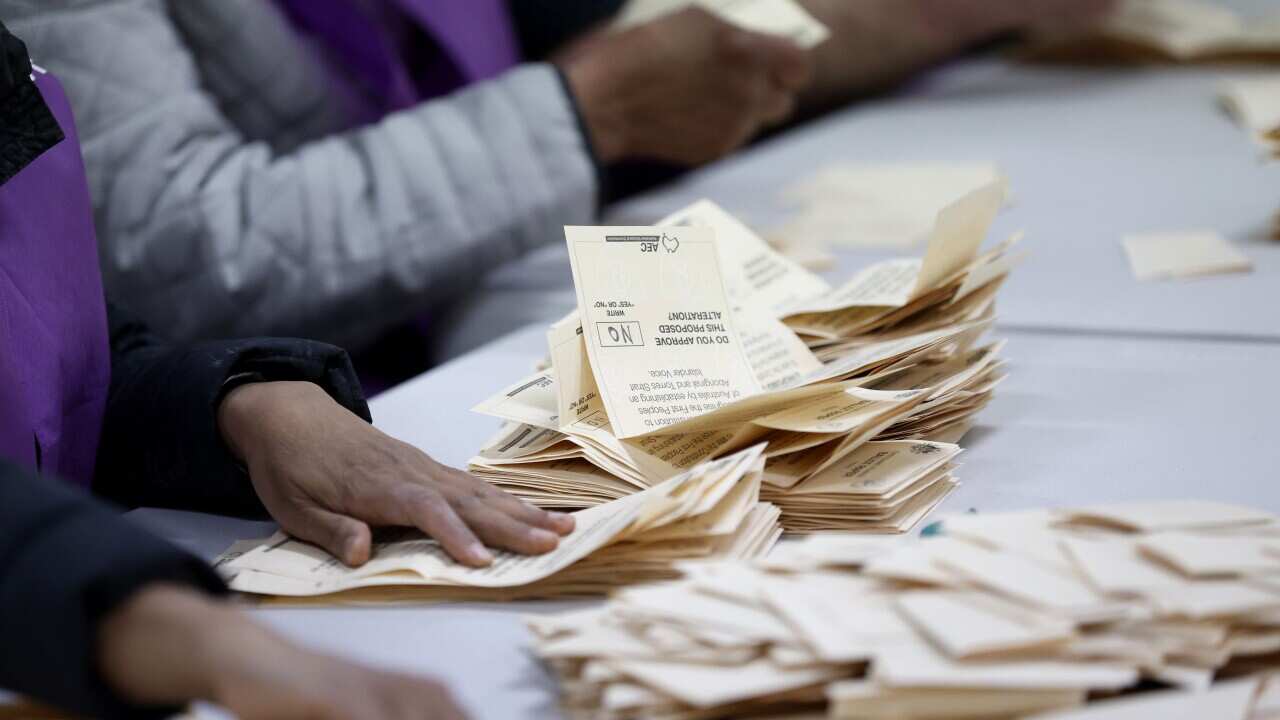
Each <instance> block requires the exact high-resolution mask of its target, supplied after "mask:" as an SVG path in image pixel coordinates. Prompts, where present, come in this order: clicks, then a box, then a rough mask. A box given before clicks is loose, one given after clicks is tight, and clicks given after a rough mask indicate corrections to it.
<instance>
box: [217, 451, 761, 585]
mask: <svg viewBox="0 0 1280 720" xmlns="http://www.w3.org/2000/svg"><path fill="white" fill-rule="evenodd" d="M762 464H763V447H762V446H755V447H752V448H748V449H747V450H743V451H741V452H739V453H736V454H734V455H730V456H728V457H725V458H722V459H720V460H717V461H715V462H711V463H705V464H702V465H699V466H697V467H695V468H694V469H692V470H690V471H688V472H685V473H682V474H681V475H679V476H677V477H674V478H672V479H671V480H669V481H667V482H665V483H662V484H660V485H657V486H655V487H653V488H651V489H648V490H645V491H642V492H638V493H634V494H630V495H627V496H625V497H623V498H622V499H619V500H616V501H614V502H609V503H604V504H601V505H597V506H596V507H593V508H590V509H588V510H584V511H582V512H579V513H576V514H575V515H574V519H575V521H576V525H575V528H574V531H573V532H572V533H571V534H570V535H568V536H566V537H564V538H562V539H561V541H560V544H559V546H558V547H557V548H556V549H555V550H553V551H551V552H550V553H547V554H545V555H537V556H523V555H517V554H515V553H510V552H501V553H498V554H497V560H496V561H495V562H494V563H493V564H492V565H490V566H488V567H484V568H471V567H466V566H463V565H460V564H458V563H456V562H454V561H453V560H452V559H451V558H450V557H449V556H448V555H447V554H446V553H445V552H444V550H443V549H442V548H441V547H440V545H439V544H437V543H436V542H435V541H434V540H432V539H430V538H427V537H425V536H423V535H422V534H421V533H419V532H418V531H416V530H412V529H408V528H395V529H384V530H380V531H379V533H378V536H377V537H376V538H375V542H374V546H373V552H372V554H371V558H370V560H369V562H367V563H366V564H365V565H363V566H361V567H359V568H350V567H347V566H345V565H343V564H342V563H341V561H339V560H338V559H336V558H334V557H332V556H330V555H329V554H328V553H327V552H325V551H324V550H322V549H320V548H318V547H316V546H314V545H311V544H308V543H305V542H303V541H300V540H296V539H293V538H290V537H288V536H286V535H284V534H283V533H277V535H276V536H274V537H272V538H270V539H269V540H267V541H264V542H262V543H261V544H258V545H257V546H256V547H254V548H252V549H248V550H246V549H245V547H244V544H243V543H241V544H237V545H235V546H233V547H232V548H231V549H230V550H229V551H228V554H227V556H226V557H224V558H222V559H221V560H220V562H219V566H220V569H221V570H222V571H223V572H225V573H227V574H228V575H229V576H230V586H231V587H232V589H234V590H237V591H240V592H246V593H256V594H262V595H275V596H294V597H311V596H329V597H331V598H334V599H335V601H340V594H341V593H345V592H349V591H362V590H363V591H377V590H384V591H387V590H390V591H396V590H398V591H400V592H399V593H398V594H394V593H383V595H381V597H412V598H417V599H430V598H433V597H450V598H458V597H473V596H474V597H489V595H485V594H484V591H485V590H499V589H502V590H507V591H509V592H508V593H506V594H499V595H497V597H519V596H521V595H522V592H521V591H522V589H526V590H527V592H528V593H529V594H532V595H540V596H555V595H557V594H561V593H567V594H580V593H581V592H589V591H595V592H599V591H602V590H603V589H607V588H608V587H611V586H614V585H616V584H620V583H625V582H626V581H627V579H626V578H627V576H628V563H631V566H632V570H631V572H633V573H638V574H639V575H640V576H642V577H643V576H644V575H645V574H646V572H648V573H650V574H651V573H652V571H653V570H654V569H655V568H656V569H657V570H658V571H667V572H669V568H670V564H671V563H672V562H674V561H675V560H679V559H682V558H688V557H715V556H717V555H722V556H730V557H751V556H754V555H755V554H757V553H759V552H761V551H764V550H767V549H768V547H769V546H771V544H772V541H773V540H774V539H776V535H777V533H776V531H775V525H774V520H775V519H776V511H772V510H770V509H769V508H768V507H767V506H764V505H762V504H761V503H759V502H758V499H759V488H760V477H761V468H762ZM735 536H740V537H735ZM593 562H595V563H597V564H596V566H595V567H593V566H592V565H593ZM606 568H607V575H603V576H602V571H604V570H605V569H606ZM660 575H661V572H659V576H660ZM538 583H541V585H538ZM584 588H589V589H590V590H586V589H584ZM433 591H434V592H433ZM355 597H358V598H360V597H363V598H366V599H373V598H377V597H379V595H378V594H377V593H376V592H365V593H364V594H363V595H361V594H359V593H356V595H355Z"/></svg>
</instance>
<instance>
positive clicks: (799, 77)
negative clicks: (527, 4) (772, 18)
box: [557, 8, 813, 166]
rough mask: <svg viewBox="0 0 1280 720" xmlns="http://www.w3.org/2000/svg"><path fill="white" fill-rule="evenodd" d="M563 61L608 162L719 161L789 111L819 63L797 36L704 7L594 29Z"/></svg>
mask: <svg viewBox="0 0 1280 720" xmlns="http://www.w3.org/2000/svg"><path fill="white" fill-rule="evenodd" d="M557 62H558V64H559V65H560V67H561V68H562V69H563V71H564V73H565V76H566V77H567V78H568V81H569V86H570V87H571V88H572V90H573V94H574V96H575V98H576V99H577V102H578V106H579V108H580V110H581V113H582V116H583V119H584V122H585V124H586V126H587V130H588V133H589V135H590V136H591V141H592V144H593V145H594V147H595V149H596V153H597V154H598V156H599V157H600V160H601V161H602V162H605V163H611V162H614V161H618V160H625V159H648V160H662V161H666V162H671V163H676V164H679V165H690V166H692V165H701V164H703V163H706V162H709V161H711V160H715V159H716V158H719V157H721V156H723V155H726V154H728V153H729V152H731V151H732V150H734V149H736V148H738V147H739V146H741V145H742V144H744V143H746V142H747V141H748V140H750V139H751V138H752V137H754V136H755V135H756V134H757V133H758V132H759V131H760V130H761V129H762V128H765V127H768V126H770V125H773V124H777V123H780V122H782V121H784V120H786V119H787V118H788V117H790V116H791V114H792V111H793V110H794V108H795V101H796V96H797V94H798V93H799V92H800V91H801V90H802V89H803V88H804V87H805V86H806V85H807V84H808V82H809V79H810V76H811V75H812V72H813V67H812V63H813V61H812V57H811V55H810V53H808V52H806V51H805V50H803V49H801V48H800V47H799V46H797V45H796V44H794V43H792V42H791V41H789V40H785V39H782V38H778V37H773V36H769V35H763V34H760V33H754V32H749V31H747V30H742V29H740V28H737V27H735V26H733V25H730V24H728V23H726V22H724V21H722V20H720V19H718V18H716V17H715V16H713V15H712V14H710V13H708V12H707V11H706V10H704V9H702V8H690V9H687V10H684V11H681V12H678V13H673V14H670V15H667V16H665V17H663V18H661V19H659V20H655V21H653V22H651V23H648V24H644V25H640V26H637V27H634V28H630V29H627V30H623V31H620V32H616V33H615V32H606V33H601V34H599V35H595V36H591V37H589V38H588V39H586V40H584V41H583V42H581V43H580V44H579V45H577V46H576V47H574V48H572V49H570V50H568V51H566V53H564V54H563V55H562V56H561V57H560V58H559V59H558V61H557Z"/></svg>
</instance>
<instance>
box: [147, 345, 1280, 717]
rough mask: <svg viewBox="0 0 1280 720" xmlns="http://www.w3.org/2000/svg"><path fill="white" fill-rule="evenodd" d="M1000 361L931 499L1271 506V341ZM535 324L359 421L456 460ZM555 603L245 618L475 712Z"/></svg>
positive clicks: (505, 695)
mask: <svg viewBox="0 0 1280 720" xmlns="http://www.w3.org/2000/svg"><path fill="white" fill-rule="evenodd" d="M1006 336H1007V337H1008V338H1009V345H1008V349H1007V352H1006V354H1007V357H1008V358H1009V360H1010V367H1009V370H1010V376H1009V379H1008V380H1007V381H1006V382H1005V384H1004V385H1002V386H1001V387H1000V389H999V391H998V392H997V395H996V399H995V401H994V402H993V403H992V405H991V406H990V407H989V408H987V409H986V410H985V411H984V412H983V413H982V414H981V415H979V417H978V421H979V424H978V426H977V427H976V428H975V429H974V431H973V432H972V433H971V434H970V436H969V437H968V438H967V440H966V441H965V443H964V444H965V445H966V447H967V450H966V452H965V454H964V455H963V456H962V462H963V466H962V467H961V468H960V472H959V475H960V477H961V480H962V481H963V485H962V486H961V487H960V489H959V490H958V491H957V492H956V493H955V494H954V495H952V496H951V497H950V498H949V499H948V500H947V501H946V503H945V504H944V506H943V511H954V512H964V511H967V510H969V509H976V510H978V511H979V512H984V511H988V512H989V511H997V510H1008V509H1018V508H1026V507H1037V506H1046V505H1049V506H1062V505H1071V504H1078V503H1084V502H1088V503H1095V502H1106V501H1114V500H1126V499H1138V498H1166V497H1180V496H1181V497H1195V498H1213V499H1219V500H1226V501H1235V502H1241V503H1249V504H1253V505H1258V506H1262V507H1265V508H1268V509H1271V510H1274V511H1277V512H1280V486H1277V485H1276V484H1275V482H1274V481H1275V478H1276V467H1277V464H1278V463H1280V451H1277V447H1276V443H1275V439H1274V436H1275V430H1274V428H1273V427H1272V426H1271V424H1270V422H1269V419H1270V418H1272V417H1273V416H1274V409H1275V408H1276V407H1277V405H1280V386H1278V385H1277V384H1276V383H1275V382H1265V381H1264V380H1263V379H1264V378H1268V377H1271V376H1273V375H1274V370H1275V368H1277V367H1280V343H1267V342H1234V343H1228V342H1221V341H1204V340H1196V339H1156V338H1149V337H1143V338H1122V337H1079V336H1073V335H1069V334H1066V335H1064V334H1061V333H1057V332H1044V333H1040V332H1023V331H1016V332H1012V333H1006ZM544 346H545V339H544V335H543V333H542V331H541V330H540V329H539V328H530V329H528V330H526V331H523V332H519V333H516V334H514V335H512V336H509V337H507V338H505V339H503V340H501V341H498V342H497V343H495V344H493V345H491V346H489V347H487V348H485V349H484V350H482V351H480V352H477V353H475V354H473V355H471V356H470V357H467V358H465V359H462V360H459V361H455V362H453V363H451V364H449V365H446V366H443V367H441V368H438V369H437V370H435V371H433V372H431V373H428V374H426V375H424V376H422V377H420V378H418V379H416V380H413V381H412V382H410V383H407V384H405V385H403V386H401V387H399V388H397V389H395V390H392V391H391V392H389V393H387V394H385V395H382V396H380V397H379V398H377V399H376V400H375V401H374V403H373V412H374V422H375V423H376V424H377V425H378V426H379V427H381V428H382V429H384V430H386V431H387V432H389V433H391V434H393V435H396V436H397V437H400V438H401V439H404V440H406V441H408V442H410V443H412V444H414V445H416V446H418V447H420V448H422V449H423V450H425V451H427V452H429V453H431V454H432V455H434V456H435V457H437V458H438V459H440V460H442V461H445V462H449V463H452V464H458V465H460V464H463V463H465V462H466V459H467V458H468V457H469V456H470V455H471V454H472V453H473V452H474V451H475V450H476V449H477V448H478V447H479V446H480V445H481V443H483V442H484V440H485V439H486V438H487V437H488V436H489V435H490V434H491V433H492V432H494V431H495V429H496V428H497V421H495V420H493V419H492V418H488V417H484V416H480V415H475V414H472V413H468V412H466V409H467V408H469V407H471V405H473V404H474V403H475V402H477V401H479V400H481V399H483V398H484V397H485V396H486V394H487V393H489V392H491V391H492V390H493V389H494V388H495V387H499V386H501V385H502V384H503V383H504V382H505V381H506V380H507V379H509V378H514V377H518V376H519V375H520V374H521V373H524V372H527V371H528V370H529V369H530V368H531V367H532V366H533V364H534V363H535V362H536V361H537V360H538V359H539V358H540V357H541V356H542V355H543V353H544V352H545V350H544ZM132 515H133V517H135V518H137V519H138V520H140V521H141V522H143V523H145V524H146V525H148V526H149V527H152V528H153V529H155V530H156V531H157V532H159V533H160V534H162V535H164V536H166V537H169V538H172V539H173V540H175V541H177V542H179V543H181V544H183V545H185V546H186V547H188V548H190V549H191V550H193V551H195V552H197V553H200V554H201V555H203V556H205V557H212V556H213V555H215V554H217V553H218V552H219V551H221V550H222V549H224V548H225V547H226V546H228V545H229V544H230V543H231V542H232V541H233V540H236V539H239V538H245V537H255V536H265V535H267V534H269V533H270V531H271V529H272V526H271V525H270V524H268V523H247V522H244V521H239V520H231V519H227V518H216V517H211V516H206V515H196V514H190V513H177V512H172V511H161V510H142V511H136V512H134V513H133V514H132ZM563 607H566V605H562V604H556V603H533V604H516V605H508V606H500V605H485V604H461V605H449V606H436V607H422V608H359V609H341V608H334V609H306V610H297V609H268V610H257V611H255V612H257V613H258V614H259V615H260V616H261V617H262V619H264V620H265V621H266V622H269V623H270V624H272V625H273V626H275V627H278V628H279V629H281V630H282V631H284V632H286V633H288V634H289V635H291V636H293V637H295V638H296V639H298V640H299V641H301V642H305V643H308V644H311V645H314V646H316V647H319V648H321V649H324V650H328V651H331V652H335V653H339V654H342V655H344V656H347V657H351V658H355V659H360V660H364V661H366V662H371V663H376V664H379V665H382V666H386V667H392V668H396V669H400V670H405V671H410V672H418V673H422V674H426V675H431V676H435V677H439V678H442V679H443V680H445V681H447V682H448V683H450V684H451V685H452V686H453V687H454V689H455V691H456V692H457V694H458V696H459V698H460V699H461V701H462V702H463V703H464V704H465V705H466V706H467V707H468V708H469V709H470V710H471V711H472V712H473V713H474V717H476V718H493V719H494V720H498V719H500V718H555V717H559V715H558V713H557V710H556V707H555V700H554V698H555V693H556V688H555V683H554V680H553V678H552V677H551V676H550V675H549V674H548V672H547V671H546V670H545V669H544V668H543V667H542V666H541V665H540V664H539V663H537V661H536V660H534V659H533V657H532V656H531V655H530V653H529V650H528V648H529V645H528V643H529V638H528V635H527V633H526V632H525V630H524V629H523V627H522V625H521V623H520V615H521V614H523V613H526V612H543V611H547V610H552V609H560V608H563Z"/></svg>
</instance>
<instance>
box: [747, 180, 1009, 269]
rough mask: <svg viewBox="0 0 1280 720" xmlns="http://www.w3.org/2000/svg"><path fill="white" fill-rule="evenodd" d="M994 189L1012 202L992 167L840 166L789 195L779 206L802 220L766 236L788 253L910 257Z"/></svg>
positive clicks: (795, 219)
mask: <svg viewBox="0 0 1280 720" xmlns="http://www.w3.org/2000/svg"><path fill="white" fill-rule="evenodd" d="M992 182H999V183H1001V184H1002V185H1004V186H1005V187H1006V194H1007V185H1008V183H1007V181H1006V180H1005V178H1004V175H1003V174H1002V173H1001V172H1000V170H999V169H998V168H996V167H995V166H993V165H913V164H894V165H833V166H831V167H827V168H824V169H822V170H819V171H818V172H816V173H814V174H813V175H812V176H810V177H808V178H806V179H803V180H800V181H798V182H796V183H795V184H793V185H791V186H789V187H787V188H786V189H785V190H783V192H782V193H781V194H780V196H779V202H780V203H781V204H783V205H784V206H786V207H788V208H793V209H794V211H795V214H794V216H793V217H792V218H791V220H790V221H788V222H787V223H785V224H783V225H781V226H779V227H776V228H773V229H770V230H769V231H768V232H767V235H768V236H769V237H770V239H771V241H772V242H773V243H774V244H775V245H777V246H779V247H784V248H785V247H806V246H812V245H825V244H831V245H836V246H843V247H887V248H898V249H908V248H912V247H915V246H917V245H920V244H922V243H924V242H925V241H926V240H927V239H928V238H929V234H930V233H931V232H932V231H933V227H934V222H935V220H936V219H937V216H938V213H939V212H940V211H941V210H942V209H943V208H945V207H946V206H948V205H950V204H951V203H953V202H955V201H956V200H958V199H960V198H961V197H963V196H964V195H966V194H967V193H970V192H972V191H974V190H976V189H978V188H981V187H983V186H984V185H988V184H990V183H992ZM1003 201H1004V200H1003V199H1002V202H1003Z"/></svg>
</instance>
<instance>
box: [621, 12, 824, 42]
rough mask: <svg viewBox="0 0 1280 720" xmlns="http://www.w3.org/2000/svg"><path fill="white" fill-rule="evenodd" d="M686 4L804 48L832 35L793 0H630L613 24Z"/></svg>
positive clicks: (640, 21)
mask: <svg viewBox="0 0 1280 720" xmlns="http://www.w3.org/2000/svg"><path fill="white" fill-rule="evenodd" d="M689 7H701V8H703V9H705V10H707V11H708V12H710V13H712V14H713V15H715V16H717V17H719V18H720V19H721V20H724V21H725V22H727V23H731V24H734V25H737V26H738V27H741V28H743V29H745V30H751V31H753V32H758V33H764V34H768V35H781V36H783V37H786V38H789V39H790V40H792V41H794V42H795V43H796V44H797V45H799V46H800V47H803V48H813V47H816V46H818V45H821V44H822V43H823V42H824V41H826V39H827V38H828V37H830V35H831V33H830V31H829V30H828V29H827V27H826V26H825V25H823V24H822V23H821V22H819V21H818V20H817V19H816V18H814V17H813V16H812V15H810V14H809V12H808V11H806V10H805V9H804V8H803V7H802V6H801V5H800V4H799V3H797V2H795V0H630V1H629V2H628V3H627V4H626V5H625V6H624V7H623V9H622V11H621V12H620V13H619V14H618V18H617V20H616V21H615V27H618V28H628V27H632V26H635V25H641V24H644V23H647V22H652V21H654V20H657V19H658V18H660V17H662V16H664V15H668V14H671V13H674V12H679V11H681V10H684V9H685V8H689Z"/></svg>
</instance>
